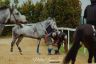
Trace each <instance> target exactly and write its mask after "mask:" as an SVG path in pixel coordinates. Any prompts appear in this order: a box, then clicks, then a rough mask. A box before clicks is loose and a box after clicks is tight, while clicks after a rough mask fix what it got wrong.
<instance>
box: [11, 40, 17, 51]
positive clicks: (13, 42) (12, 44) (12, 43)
mask: <svg viewBox="0 0 96 64" xmlns="http://www.w3.org/2000/svg"><path fill="white" fill-rule="evenodd" d="M16 40H17V38H13V40H12V42H11V49H10V51H11V52H13V46H14V44H15V42H16Z"/></svg>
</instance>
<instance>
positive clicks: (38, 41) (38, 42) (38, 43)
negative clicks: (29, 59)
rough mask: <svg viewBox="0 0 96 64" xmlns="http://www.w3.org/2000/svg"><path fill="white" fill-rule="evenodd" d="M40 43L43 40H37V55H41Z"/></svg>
mask: <svg viewBox="0 0 96 64" xmlns="http://www.w3.org/2000/svg"><path fill="white" fill-rule="evenodd" d="M40 41H41V39H38V40H37V54H40V52H39V46H40Z"/></svg>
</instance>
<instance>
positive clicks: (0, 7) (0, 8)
mask: <svg viewBox="0 0 96 64" xmlns="http://www.w3.org/2000/svg"><path fill="white" fill-rule="evenodd" d="M7 8H9V7H8V6H0V10H5V9H7Z"/></svg>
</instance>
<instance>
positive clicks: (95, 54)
mask: <svg viewBox="0 0 96 64" xmlns="http://www.w3.org/2000/svg"><path fill="white" fill-rule="evenodd" d="M94 62H95V63H96V49H95V51H94Z"/></svg>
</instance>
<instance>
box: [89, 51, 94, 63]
mask: <svg viewBox="0 0 96 64" xmlns="http://www.w3.org/2000/svg"><path fill="white" fill-rule="evenodd" d="M88 52H89V58H88V63H92V58H93V54H94V52H93V50H92V49H88Z"/></svg>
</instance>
